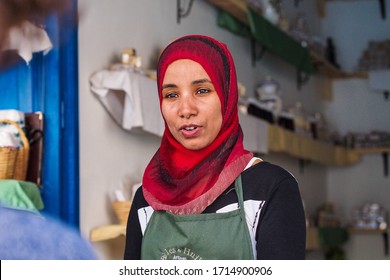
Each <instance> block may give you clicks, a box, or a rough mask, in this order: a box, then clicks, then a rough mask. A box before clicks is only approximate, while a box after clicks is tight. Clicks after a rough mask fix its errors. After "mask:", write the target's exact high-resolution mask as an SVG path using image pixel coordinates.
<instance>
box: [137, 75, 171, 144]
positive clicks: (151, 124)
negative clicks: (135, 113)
mask: <svg viewBox="0 0 390 280" xmlns="http://www.w3.org/2000/svg"><path fill="white" fill-rule="evenodd" d="M138 77H139V84H140V90H141V104H142V116H143V119H144V126H143V130H145V131H146V132H149V133H152V134H155V135H158V136H160V137H162V135H163V134H164V129H165V124H164V120H163V118H162V116H161V111H160V102H159V99H158V92H157V83H156V81H155V80H152V79H150V78H148V77H147V76H144V75H141V74H140V75H138Z"/></svg>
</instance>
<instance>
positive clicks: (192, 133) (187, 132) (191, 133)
mask: <svg viewBox="0 0 390 280" xmlns="http://www.w3.org/2000/svg"><path fill="white" fill-rule="evenodd" d="M199 131H200V127H199V126H196V125H186V126H182V127H181V128H180V132H181V134H182V135H183V136H184V137H186V138H193V137H196V136H197V135H198V134H199Z"/></svg>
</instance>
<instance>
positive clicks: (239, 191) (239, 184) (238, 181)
mask: <svg viewBox="0 0 390 280" xmlns="http://www.w3.org/2000/svg"><path fill="white" fill-rule="evenodd" d="M234 186H235V189H236V193H237V197H238V206H239V207H240V213H241V216H242V217H243V218H244V221H245V209H244V194H243V192H242V180H241V175H240V176H238V177H237V179H236V180H235V182H234Z"/></svg>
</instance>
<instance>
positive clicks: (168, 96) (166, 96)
mask: <svg viewBox="0 0 390 280" xmlns="http://www.w3.org/2000/svg"><path fill="white" fill-rule="evenodd" d="M175 97H177V93H175V92H169V93H166V94H164V98H167V99H171V98H175Z"/></svg>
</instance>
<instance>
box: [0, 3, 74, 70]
mask: <svg viewBox="0 0 390 280" xmlns="http://www.w3.org/2000/svg"><path fill="white" fill-rule="evenodd" d="M70 2H71V0H0V69H1V68H3V67H5V66H6V65H7V64H10V63H11V61H12V60H13V59H12V57H13V55H14V54H12V53H10V52H2V51H1V50H2V49H3V45H4V43H5V41H6V40H7V38H8V34H9V31H10V30H11V28H13V27H18V26H20V25H21V24H22V23H23V22H24V21H27V20H28V21H31V22H33V23H36V24H40V23H43V22H44V19H45V17H46V16H47V15H49V14H52V13H62V12H65V11H66V10H67V8H69V5H70Z"/></svg>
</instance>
